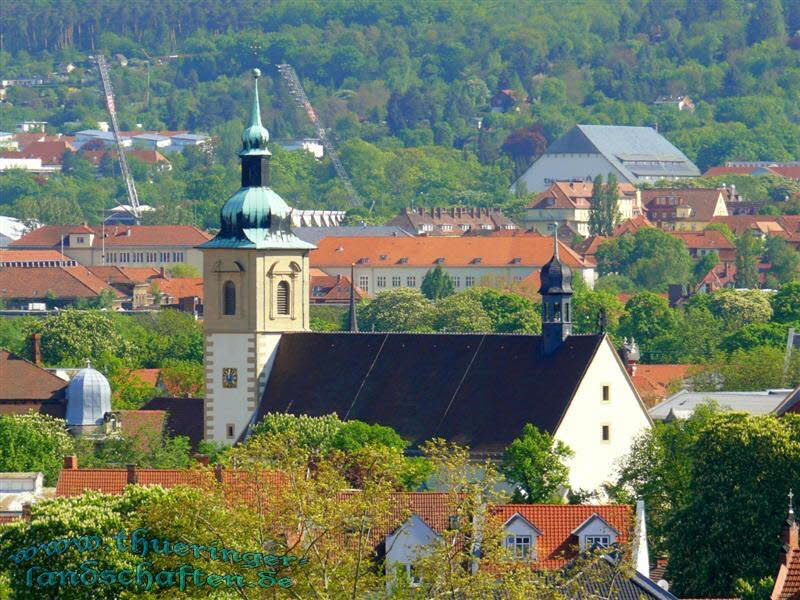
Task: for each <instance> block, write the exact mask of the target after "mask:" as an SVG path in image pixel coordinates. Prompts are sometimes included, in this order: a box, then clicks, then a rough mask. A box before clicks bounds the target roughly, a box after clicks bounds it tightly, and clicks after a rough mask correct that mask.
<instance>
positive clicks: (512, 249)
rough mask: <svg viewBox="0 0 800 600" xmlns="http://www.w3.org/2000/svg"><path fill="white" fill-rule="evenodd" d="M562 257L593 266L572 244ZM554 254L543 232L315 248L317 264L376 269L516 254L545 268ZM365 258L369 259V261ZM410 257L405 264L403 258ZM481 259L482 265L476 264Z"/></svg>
mask: <svg viewBox="0 0 800 600" xmlns="http://www.w3.org/2000/svg"><path fill="white" fill-rule="evenodd" d="M559 248H560V254H561V260H562V261H564V262H565V263H566V264H567V265H569V266H570V267H573V268H587V267H588V266H589V265H588V264H587V263H586V262H585V261H584V260H583V259H582V258H581V257H580V256H579V255H578V254H577V253H576V252H575V251H574V250H572V249H571V248H570V247H569V246H567V245H566V244H564V243H563V242H559ZM552 257H553V240H552V238H549V237H540V236H514V237H482V236H475V237H415V238H393V237H374V238H371V237H329V238H324V239H322V240H320V242H319V244H318V247H317V249H316V250H312V251H311V264H312V265H313V266H316V267H320V268H322V269H324V268H326V267H349V266H350V265H351V264H353V263H359V261H362V262H361V263H360V264H366V265H368V266H369V267H370V268H375V267H382V266H383V267H393V268H397V267H399V266H407V267H427V268H433V267H435V266H436V265H437V264H439V263H437V259H439V258H444V263H443V266H444V267H453V266H458V267H472V266H478V267H507V266H510V265H512V264H515V263H512V261H513V260H514V259H515V258H519V259H520V262H519V263H518V264H519V265H520V266H528V267H531V266H532V267H542V266H544V265H545V264H546V263H547V262H548V261H549V260H550V259H551V258H552ZM363 259H367V260H368V262H367V263H364V262H363ZM401 259H405V262H401ZM476 259H480V263H475V262H473V261H475V260H476Z"/></svg>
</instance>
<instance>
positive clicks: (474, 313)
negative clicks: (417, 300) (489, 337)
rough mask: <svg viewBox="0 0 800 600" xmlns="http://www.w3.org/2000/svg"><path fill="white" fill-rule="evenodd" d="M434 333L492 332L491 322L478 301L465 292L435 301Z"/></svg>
mask: <svg viewBox="0 0 800 600" xmlns="http://www.w3.org/2000/svg"><path fill="white" fill-rule="evenodd" d="M433 328H434V329H435V330H436V331H451V332H456V333H473V332H475V333H478V332H490V331H492V320H491V319H490V318H489V315H488V314H486V311H485V310H484V309H483V305H482V304H481V302H480V300H479V299H478V298H476V297H475V296H473V295H470V294H468V293H466V292H464V293H461V294H456V295H454V296H448V297H446V298H442V299H441V300H439V301H437V302H436V304H435V305H434V308H433Z"/></svg>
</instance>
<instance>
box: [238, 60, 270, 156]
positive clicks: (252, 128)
mask: <svg viewBox="0 0 800 600" xmlns="http://www.w3.org/2000/svg"><path fill="white" fill-rule="evenodd" d="M259 77H261V71H260V70H258V69H253V113H252V114H251V115H250V124H249V125H248V126H247V128H246V129H245V130H244V131H243V132H242V151H241V152H240V153H239V156H251V155H254V154H263V155H268V154H269V150H267V142H268V141H269V131H267V128H266V127H264V126H263V125H262V124H261V106H260V105H259V103H258V78H259Z"/></svg>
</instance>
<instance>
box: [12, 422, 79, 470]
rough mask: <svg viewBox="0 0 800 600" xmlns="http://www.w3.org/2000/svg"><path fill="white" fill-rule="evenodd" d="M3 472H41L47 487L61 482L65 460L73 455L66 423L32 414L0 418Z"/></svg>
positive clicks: (71, 442) (71, 441)
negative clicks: (69, 455)
mask: <svg viewBox="0 0 800 600" xmlns="http://www.w3.org/2000/svg"><path fill="white" fill-rule="evenodd" d="M0 447H1V448H2V450H1V451H0V471H2V472H5V473H19V472H24V471H41V472H42V473H44V484H45V485H46V486H53V485H55V483H56V480H57V479H58V473H59V471H60V469H61V465H62V461H63V457H64V456H65V455H67V454H72V448H73V440H72V438H71V437H70V435H69V434H68V433H67V430H66V423H65V421H64V420H63V419H55V418H53V417H50V416H47V415H41V414H38V413H29V414H27V415H14V414H11V415H0Z"/></svg>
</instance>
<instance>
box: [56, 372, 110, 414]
mask: <svg viewBox="0 0 800 600" xmlns="http://www.w3.org/2000/svg"><path fill="white" fill-rule="evenodd" d="M109 411H111V386H109V384H108V379H106V378H105V377H104V376H103V374H102V373H100V372H99V371H96V370H94V369H92V368H91V367H88V366H87V367H86V368H85V369H81V370H80V371H78V374H77V375H75V377H73V378H72V380H71V381H70V382H69V387H67V425H100V424H102V423H103V416H104V415H105V414H106V413H107V412H109Z"/></svg>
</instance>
